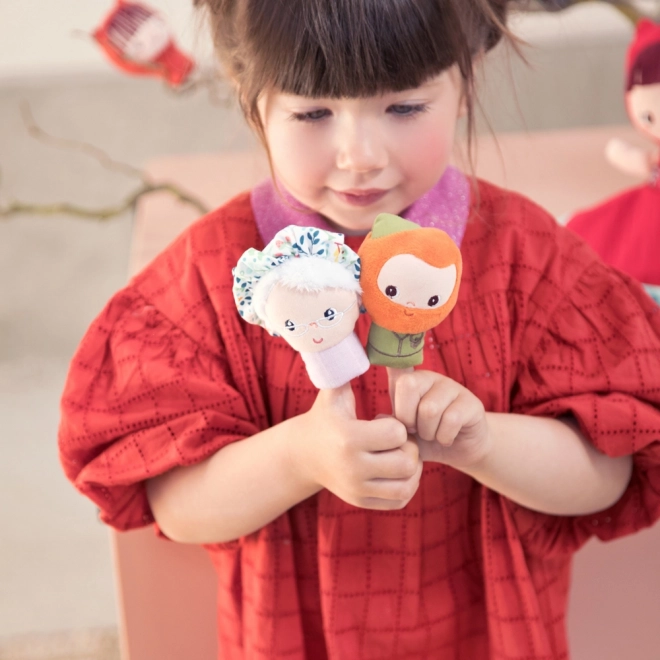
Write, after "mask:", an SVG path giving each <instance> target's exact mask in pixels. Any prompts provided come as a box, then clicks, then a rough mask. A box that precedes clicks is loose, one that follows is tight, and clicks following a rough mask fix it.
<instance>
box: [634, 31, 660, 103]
mask: <svg viewBox="0 0 660 660" xmlns="http://www.w3.org/2000/svg"><path fill="white" fill-rule="evenodd" d="M657 83H660V43H655V44H652V45H650V46H649V47H648V48H645V49H644V50H643V51H642V52H641V53H640V54H639V55H638V56H637V58H636V59H635V61H634V62H633V64H632V66H631V67H630V71H629V72H628V77H627V80H626V92H628V91H630V90H631V89H632V88H633V87H634V86H635V85H656V84H657Z"/></svg>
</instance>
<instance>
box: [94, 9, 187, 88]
mask: <svg viewBox="0 0 660 660" xmlns="http://www.w3.org/2000/svg"><path fill="white" fill-rule="evenodd" d="M93 36H94V39H95V40H96V41H97V43H98V44H99V45H100V46H101V49H102V50H103V52H104V53H105V54H106V56H107V57H108V58H109V59H110V61H111V62H112V63H113V64H115V66H117V67H118V68H120V69H121V70H122V71H124V72H126V73H130V74H133V75H142V76H155V77H159V78H163V79H164V80H166V81H167V82H168V83H169V84H170V85H172V86H174V87H177V86H178V85H181V84H182V83H184V82H186V80H187V79H188V77H189V76H190V74H191V73H192V71H193V69H194V67H195V65H194V63H193V61H192V60H191V59H190V58H189V57H187V56H186V55H184V53H182V52H181V51H180V50H179V49H178V48H177V46H176V44H175V43H174V39H173V38H172V33H171V31H170V29H169V27H168V26H167V24H166V23H165V21H164V20H163V18H162V17H161V16H160V15H159V14H157V13H156V12H155V11H153V10H152V9H150V8H149V7H147V6H145V5H143V4H140V3H137V2H127V1H126V0H117V4H116V5H115V7H114V9H113V10H112V11H111V12H110V13H109V14H108V16H106V18H105V19H104V21H103V23H102V24H101V25H100V26H99V27H98V28H97V29H96V30H95V31H94V33H93Z"/></svg>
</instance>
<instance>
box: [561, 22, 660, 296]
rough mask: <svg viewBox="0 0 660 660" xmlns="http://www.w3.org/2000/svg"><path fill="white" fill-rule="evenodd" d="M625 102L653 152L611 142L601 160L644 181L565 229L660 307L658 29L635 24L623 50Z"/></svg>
mask: <svg viewBox="0 0 660 660" xmlns="http://www.w3.org/2000/svg"><path fill="white" fill-rule="evenodd" d="M625 102H626V109H627V112H628V116H629V117H630V121H631V123H632V125H633V126H634V127H635V128H636V129H637V130H638V131H639V132H640V133H641V134H642V135H644V136H645V137H646V138H648V139H649V140H650V141H651V142H652V143H653V148H652V149H651V150H644V149H639V148H636V147H633V146H630V145H628V144H626V143H625V142H623V141H621V140H611V141H610V142H609V143H608V145H607V149H606V155H607V158H608V159H609V161H610V162H611V163H612V164H613V165H615V166H616V167H618V168H619V169H621V170H622V171H624V172H626V173H627V174H632V175H634V176H639V177H643V178H644V179H646V181H645V183H644V184H643V185H641V186H637V187H635V188H632V189H629V190H626V191H624V192H623V193H619V194H618V195H615V196H614V197H612V198H610V199H608V200H606V201H605V202H602V203H600V204H598V205H597V206H595V207H592V208H590V209H587V210H585V211H582V212H580V213H578V214H576V215H575V216H574V217H573V218H572V219H571V220H570V222H569V223H568V227H569V228H570V229H572V230H573V231H575V232H576V233H577V234H579V235H580V236H582V237H583V238H584V239H585V240H586V241H587V242H588V243H589V244H590V245H591V246H592V247H593V248H594V249H595V250H596V252H598V253H599V254H600V256H601V257H602V258H603V260H604V261H605V262H607V263H608V264H610V265H612V266H614V267H616V268H618V269H619V270H621V271H623V272H625V273H628V274H629V275H632V276H633V277H635V278H636V279H638V280H639V281H641V282H643V283H644V284H645V285H646V288H647V291H648V292H649V293H650V294H651V296H652V297H654V298H655V299H656V300H657V301H658V302H660V190H659V189H658V185H659V182H658V173H659V171H660V170H659V168H660V150H659V147H660V26H659V25H657V24H655V23H652V22H651V21H649V20H642V21H640V22H639V24H638V26H637V30H636V33H635V37H634V39H633V41H632V43H631V45H630V47H629V49H628V53H627V57H626V90H625Z"/></svg>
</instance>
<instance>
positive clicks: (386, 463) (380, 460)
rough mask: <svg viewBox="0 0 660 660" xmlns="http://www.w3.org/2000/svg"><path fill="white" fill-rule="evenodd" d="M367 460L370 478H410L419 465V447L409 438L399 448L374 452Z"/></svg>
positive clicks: (367, 471) (368, 476) (367, 472)
mask: <svg viewBox="0 0 660 660" xmlns="http://www.w3.org/2000/svg"><path fill="white" fill-rule="evenodd" d="M366 461H367V468H366V474H367V478H368V479H410V477H412V476H414V475H415V473H416V472H417V469H418V467H419V463H420V460H419V449H418V448H417V443H416V442H414V441H411V440H409V441H408V442H406V444H405V445H403V446H402V447H401V448H399V449H393V450H391V451H383V452H378V453H372V454H370V455H369V456H367V457H366Z"/></svg>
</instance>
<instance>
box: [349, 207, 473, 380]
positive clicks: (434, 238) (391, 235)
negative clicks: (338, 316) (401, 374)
mask: <svg viewBox="0 0 660 660" xmlns="http://www.w3.org/2000/svg"><path fill="white" fill-rule="evenodd" d="M358 254H359V256H360V260H361V263H362V274H361V276H360V286H361V287H362V303H363V305H364V306H365V307H366V309H367V312H369V315H370V316H371V319H372V324H371V329H370V331H369V340H368V344H367V355H368V357H369V362H371V364H375V365H381V366H385V367H394V368H396V369H406V368H409V367H414V366H416V365H419V364H421V363H422V361H423V358H424V356H423V349H424V334H425V333H426V331H427V330H430V329H431V328H433V327H435V326H436V325H438V324H439V323H441V322H442V321H443V320H444V319H445V318H446V317H447V315H448V314H449V312H451V310H452V309H453V308H454V305H455V304H456V300H457V298H458V288H459V284H460V281H461V273H462V269H463V262H462V259H461V252H460V250H459V248H458V246H457V245H456V243H454V241H452V239H451V238H450V237H449V236H448V235H447V234H446V233H445V232H444V231H442V230H440V229H433V228H430V227H424V228H423V227H420V226H419V225H417V224H415V223H414V222H410V221H409V220H404V219H403V218H400V217H399V216H396V215H391V214H388V213H382V214H380V215H379V216H378V217H377V218H376V221H375V222H374V226H373V229H372V230H371V232H370V233H369V234H368V235H367V237H366V238H365V239H364V242H363V243H362V246H361V247H360V249H359V251H358Z"/></svg>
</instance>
